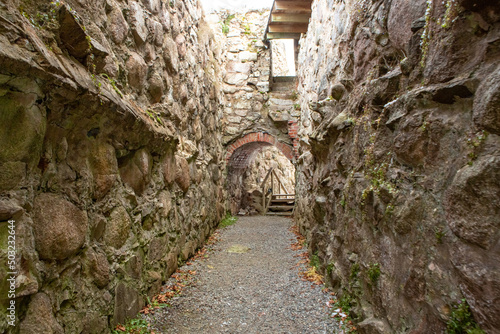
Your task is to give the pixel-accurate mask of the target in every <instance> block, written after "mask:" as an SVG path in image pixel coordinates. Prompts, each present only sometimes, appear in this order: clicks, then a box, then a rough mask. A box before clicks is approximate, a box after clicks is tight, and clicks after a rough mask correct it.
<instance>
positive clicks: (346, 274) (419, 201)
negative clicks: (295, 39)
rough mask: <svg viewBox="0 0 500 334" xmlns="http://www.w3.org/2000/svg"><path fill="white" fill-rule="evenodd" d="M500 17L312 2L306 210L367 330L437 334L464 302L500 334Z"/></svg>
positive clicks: (306, 47)
mask: <svg viewBox="0 0 500 334" xmlns="http://www.w3.org/2000/svg"><path fill="white" fill-rule="evenodd" d="M499 19H500V8H499V6H498V4H497V3H496V2H491V1H467V0H455V1H443V2H442V1H433V0H429V1H423V0H420V1H409V0H407V1H384V0H376V1H335V0H329V1H315V2H314V3H313V13H312V18H311V22H310V24H309V29H308V33H307V35H306V36H305V37H304V38H303V39H302V40H301V41H300V56H299V64H307V66H304V65H299V80H300V82H299V94H300V96H301V111H302V116H301V124H300V126H301V129H300V131H299V135H300V138H301V147H300V154H301V156H300V158H299V161H298V167H297V169H298V177H297V178H298V179H297V189H298V199H297V208H296V211H295V212H296V217H297V221H298V223H299V225H300V227H301V230H302V231H303V232H304V233H307V239H308V242H309V247H310V252H311V254H315V253H317V255H318V256H319V258H320V259H321V261H322V263H323V271H324V273H325V275H326V276H327V280H328V281H329V283H330V284H331V285H332V286H334V287H336V288H338V289H339V296H342V298H343V300H344V301H351V304H352V306H353V308H352V310H353V314H354V315H355V316H357V317H358V321H359V322H360V323H359V326H358V328H359V331H360V332H361V333H407V332H411V333H439V332H441V331H442V330H443V329H444V328H445V326H446V322H447V321H448V320H449V317H450V313H451V310H452V309H453V305H454V303H456V302H458V301H459V300H460V299H461V298H465V299H466V300H467V303H468V304H469V305H470V308H471V310H472V313H473V316H474V318H475V320H476V321H477V322H478V323H479V324H480V326H481V327H482V328H483V329H484V330H485V331H486V332H487V333H499V328H500V246H499V245H500V242H499V237H500V196H499V195H500V174H499V171H500V150H499V147H500V128H499V124H500V122H499V120H500V104H499V101H500V62H499V60H500V48H499V45H500V22H499ZM311 208H313V210H311ZM377 264H378V266H379V268H380V276H379V277H378V278H377V277H376V275H371V277H372V279H370V275H369V273H370V272H372V273H373V272H374V270H376V268H377Z"/></svg>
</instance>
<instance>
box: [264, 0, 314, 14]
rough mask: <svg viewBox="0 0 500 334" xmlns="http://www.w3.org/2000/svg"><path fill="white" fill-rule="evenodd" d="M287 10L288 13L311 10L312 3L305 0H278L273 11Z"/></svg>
mask: <svg viewBox="0 0 500 334" xmlns="http://www.w3.org/2000/svg"><path fill="white" fill-rule="evenodd" d="M283 10H285V11H287V12H288V13H295V12H297V11H298V12H309V13H310V12H311V3H310V2H303V1H283V0H276V2H275V3H274V8H273V13H274V12H276V11H283Z"/></svg>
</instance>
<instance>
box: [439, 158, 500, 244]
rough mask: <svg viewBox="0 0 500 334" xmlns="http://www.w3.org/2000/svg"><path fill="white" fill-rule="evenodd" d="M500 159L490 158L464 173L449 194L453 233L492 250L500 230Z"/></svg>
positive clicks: (448, 201)
mask: <svg viewBox="0 0 500 334" xmlns="http://www.w3.org/2000/svg"><path fill="white" fill-rule="evenodd" d="M499 194H500V157H493V156H486V157H484V158H481V159H479V160H476V161H475V162H474V163H473V164H472V166H465V167H463V168H462V169H460V170H459V171H458V172H457V174H456V175H455V178H454V180H453V182H452V185H451V187H450V189H449V191H448V194H447V201H446V211H447V218H448V223H449V225H450V228H451V230H452V231H453V232H454V233H455V234H456V235H457V236H458V237H460V238H461V239H463V240H466V241H468V242H471V243H474V244H477V245H479V246H481V247H483V248H486V249H488V248H490V247H491V246H492V245H494V244H496V242H497V241H498V240H497V234H498V231H499V230H500V197H499Z"/></svg>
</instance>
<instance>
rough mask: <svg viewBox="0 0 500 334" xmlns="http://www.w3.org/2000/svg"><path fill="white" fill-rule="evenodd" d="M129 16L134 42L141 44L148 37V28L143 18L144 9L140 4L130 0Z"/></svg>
mask: <svg viewBox="0 0 500 334" xmlns="http://www.w3.org/2000/svg"><path fill="white" fill-rule="evenodd" d="M129 6H130V18H129V22H130V25H131V27H132V33H133V34H134V39H135V42H136V43H137V44H138V45H142V44H144V43H145V42H146V39H147V38H148V30H147V28H146V21H145V19H144V9H143V8H142V6H141V5H140V4H139V3H137V2H135V1H131V2H130V4H129Z"/></svg>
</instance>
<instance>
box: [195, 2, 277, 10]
mask: <svg viewBox="0 0 500 334" xmlns="http://www.w3.org/2000/svg"><path fill="white" fill-rule="evenodd" d="M200 1H201V4H202V6H203V9H205V12H206V13H210V12H211V11H213V10H219V9H233V10H238V9H262V8H267V9H271V6H272V5H273V0H200Z"/></svg>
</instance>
